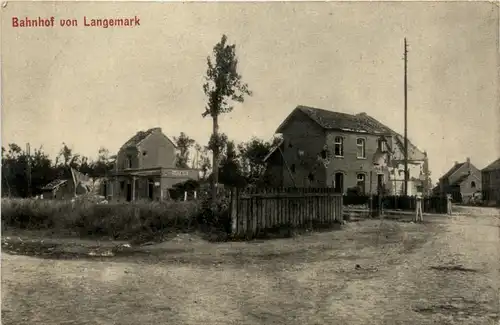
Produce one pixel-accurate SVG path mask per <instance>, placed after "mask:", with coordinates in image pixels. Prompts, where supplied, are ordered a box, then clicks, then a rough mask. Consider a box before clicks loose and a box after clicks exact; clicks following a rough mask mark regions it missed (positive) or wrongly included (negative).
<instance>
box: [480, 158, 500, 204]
mask: <svg viewBox="0 0 500 325" xmlns="http://www.w3.org/2000/svg"><path fill="white" fill-rule="evenodd" d="M481 181H482V189H483V200H484V202H486V203H487V204H489V205H497V206H498V205H500V158H498V159H497V160H495V161H494V162H492V163H491V164H489V165H488V166H486V167H485V168H484V169H483V170H482V171H481Z"/></svg>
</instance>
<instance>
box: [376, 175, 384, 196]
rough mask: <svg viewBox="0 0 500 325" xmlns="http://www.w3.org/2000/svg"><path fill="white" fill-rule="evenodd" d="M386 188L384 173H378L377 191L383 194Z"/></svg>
mask: <svg viewBox="0 0 500 325" xmlns="http://www.w3.org/2000/svg"><path fill="white" fill-rule="evenodd" d="M383 190H384V174H378V175H377V192H378V194H382V191H383Z"/></svg>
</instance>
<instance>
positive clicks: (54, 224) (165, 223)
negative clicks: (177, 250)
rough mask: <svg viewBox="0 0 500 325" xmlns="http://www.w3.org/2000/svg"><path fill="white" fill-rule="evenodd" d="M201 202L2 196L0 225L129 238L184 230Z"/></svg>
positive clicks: (187, 228)
mask: <svg viewBox="0 0 500 325" xmlns="http://www.w3.org/2000/svg"><path fill="white" fill-rule="evenodd" d="M199 213H200V204H199V203H198V202H196V201H187V202H173V201H167V202H134V203H109V204H96V203H92V202H75V203H72V202H70V201H51V200H30V199H2V226H3V227H14V228H22V229H47V228H55V229H69V230H74V231H77V232H78V233H80V234H81V235H82V236H94V235H98V236H110V237H113V238H115V239H130V238H136V237H137V236H143V235H144V234H158V233H161V232H164V231H172V230H175V231H187V230H190V228H191V227H192V226H193V225H194V224H195V222H196V218H197V216H198V215H199Z"/></svg>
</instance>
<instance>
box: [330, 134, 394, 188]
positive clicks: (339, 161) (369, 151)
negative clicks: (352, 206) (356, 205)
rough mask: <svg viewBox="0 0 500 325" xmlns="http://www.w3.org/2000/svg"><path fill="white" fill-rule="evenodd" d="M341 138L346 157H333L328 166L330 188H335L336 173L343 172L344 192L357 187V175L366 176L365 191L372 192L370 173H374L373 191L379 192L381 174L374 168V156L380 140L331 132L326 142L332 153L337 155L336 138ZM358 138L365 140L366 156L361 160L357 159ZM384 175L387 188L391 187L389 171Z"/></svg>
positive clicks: (370, 136)
mask: <svg viewBox="0 0 500 325" xmlns="http://www.w3.org/2000/svg"><path fill="white" fill-rule="evenodd" d="M337 136H341V137H343V139H344V156H343V157H333V159H332V161H331V162H330V164H329V165H328V169H327V183H328V184H329V186H333V184H334V180H335V173H337V172H341V173H343V174H344V186H343V192H344V193H345V192H347V189H348V188H351V187H355V186H357V175H358V174H364V175H365V191H366V193H369V191H370V171H371V172H372V174H371V175H372V177H371V189H372V193H376V192H377V174H378V173H379V172H378V171H377V170H375V168H374V166H373V155H374V154H375V152H376V151H377V148H378V139H379V137H378V136H376V135H369V134H366V133H351V132H341V131H329V132H328V133H327V135H326V142H327V143H328V148H329V150H330V151H331V152H332V153H335V137H337ZM357 138H364V139H365V153H366V154H365V156H366V158H364V159H359V158H358V157H357V145H356V141H357ZM380 174H383V175H384V180H385V184H386V186H387V187H389V188H390V187H391V186H392V184H390V182H389V181H388V180H389V172H388V170H387V169H386V170H384V171H382V172H380Z"/></svg>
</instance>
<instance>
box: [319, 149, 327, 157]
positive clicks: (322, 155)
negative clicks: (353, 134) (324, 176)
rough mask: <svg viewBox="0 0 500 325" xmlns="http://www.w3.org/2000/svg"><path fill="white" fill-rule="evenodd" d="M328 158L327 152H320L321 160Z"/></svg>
mask: <svg viewBox="0 0 500 325" xmlns="http://www.w3.org/2000/svg"><path fill="white" fill-rule="evenodd" d="M327 157H328V151H327V150H325V149H323V150H321V158H322V159H326V158H327Z"/></svg>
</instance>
